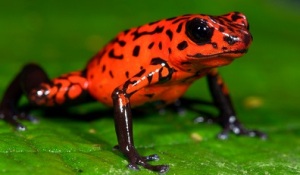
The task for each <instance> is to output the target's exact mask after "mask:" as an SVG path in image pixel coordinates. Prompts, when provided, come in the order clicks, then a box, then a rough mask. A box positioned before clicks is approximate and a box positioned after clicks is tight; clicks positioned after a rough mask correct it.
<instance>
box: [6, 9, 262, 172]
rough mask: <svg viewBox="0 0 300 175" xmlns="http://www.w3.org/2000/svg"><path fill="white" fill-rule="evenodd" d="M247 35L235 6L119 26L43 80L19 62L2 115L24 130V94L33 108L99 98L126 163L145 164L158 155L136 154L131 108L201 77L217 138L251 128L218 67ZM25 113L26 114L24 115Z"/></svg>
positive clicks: (244, 45)
mask: <svg viewBox="0 0 300 175" xmlns="http://www.w3.org/2000/svg"><path fill="white" fill-rule="evenodd" d="M251 41H252V36H251V34H250V33H249V31H248V22H247V20H246V17H245V16H244V15H243V14H241V13H238V12H233V13H229V14H226V15H223V16H209V15H184V16H179V17H176V18H169V19H165V20H160V21H157V22H153V23H149V24H146V25H143V26H140V27H137V28H132V29H130V30H126V31H124V32H121V33H120V34H119V35H117V37H116V38H115V39H114V40H112V41H111V42H110V43H108V44H107V45H106V46H105V47H104V48H103V49H102V50H101V51H99V53H97V54H96V55H95V56H94V57H93V58H92V59H91V60H90V61H89V62H88V64H87V66H86V67H85V69H84V70H82V71H77V72H72V73H69V74H65V75H62V76H60V77H58V78H55V79H53V80H49V79H48V77H47V75H46V74H45V73H44V71H43V70H42V69H41V68H40V67H39V66H37V65H34V64H29V65H27V66H25V67H24V68H23V70H22V71H21V72H20V73H19V74H18V76H17V77H16V78H15V80H14V81H13V82H12V83H11V85H10V86H9V88H8V89H7V91H6V93H5V95H4V97H3V100H2V102H1V106H0V112H1V113H2V115H1V116H2V118H4V120H6V121H8V122H9V123H11V124H13V125H14V126H16V127H18V128H19V129H22V128H23V126H22V125H21V124H20V123H18V121H17V119H16V118H15V117H13V116H14V115H15V116H19V118H20V119H21V118H22V117H21V115H18V114H17V113H15V107H16V106H17V103H18V100H19V98H20V96H21V95H22V93H23V92H24V93H25V95H27V97H28V99H29V100H30V102H31V103H32V104H34V105H38V106H41V105H43V106H59V105H64V104H72V103H81V102H86V101H89V100H97V101H99V102H101V103H103V104H106V105H107V106H112V107H114V111H115V114H114V115H115V123H116V132H117V136H118V145H119V149H120V151H121V152H123V153H124V154H125V156H126V157H127V158H128V159H129V162H130V166H131V167H132V168H138V167H137V165H138V164H139V165H142V166H144V167H146V168H148V169H151V170H154V171H160V172H164V171H166V170H167V169H168V167H167V166H164V165H162V166H151V165H149V164H148V163H147V161H149V160H154V159H157V156H149V157H141V156H140V155H139V154H138V153H137V151H136V149H135V147H134V144H133V138H132V119H131V112H130V111H131V107H133V106H140V105H142V104H144V103H146V102H155V101H160V102H163V104H169V103H172V102H174V101H176V100H177V99H178V98H179V97H181V96H182V95H183V94H184V92H185V91H186V90H187V89H188V87H189V86H190V85H191V84H192V83H193V82H194V81H195V80H197V79H199V78H201V77H203V76H206V77H207V78H208V83H209V86H210V90H211V93H212V96H213V98H214V103H215V105H216V106H217V107H218V108H219V110H220V115H221V117H222V119H224V120H222V123H221V125H222V127H223V128H224V130H223V132H222V134H221V135H222V136H226V135H227V133H228V132H229V131H233V132H235V133H236V134H248V135H251V134H254V135H259V136H264V135H263V134H262V133H259V132H256V131H248V130H246V129H244V128H243V127H242V126H241V124H240V123H239V122H238V120H237V119H236V118H235V117H234V116H235V113H234V110H233V107H232V105H231V102H230V98H229V95H228V90H227V88H226V86H225V85H224V83H223V81H222V79H221V77H220V76H219V75H218V72H217V70H216V67H219V66H223V65H227V64H229V63H231V62H232V61H233V60H234V59H235V58H238V57H240V56H242V55H243V54H244V53H246V51H247V49H248V47H249V46H250V44H251ZM23 118H26V116H23Z"/></svg>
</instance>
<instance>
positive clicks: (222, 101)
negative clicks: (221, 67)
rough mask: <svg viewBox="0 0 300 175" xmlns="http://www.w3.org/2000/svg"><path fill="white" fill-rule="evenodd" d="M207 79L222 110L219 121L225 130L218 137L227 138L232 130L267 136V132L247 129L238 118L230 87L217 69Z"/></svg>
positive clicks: (216, 102)
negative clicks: (229, 90)
mask: <svg viewBox="0 0 300 175" xmlns="http://www.w3.org/2000/svg"><path fill="white" fill-rule="evenodd" d="M207 81H208V85H209V89H210V92H211V95H212V98H213V102H214V104H215V105H216V107H217V108H218V109H219V111H220V118H219V119H218V122H219V124H220V125H221V127H222V128H223V130H222V131H221V133H220V134H219V135H218V138H220V139H226V138H228V134H229V133H230V132H233V133H234V134H236V135H247V136H251V137H260V138H262V139H265V138H266V137H267V136H266V134H264V133H262V132H260V131H257V130H248V129H246V128H245V127H244V126H243V125H242V124H241V122H240V121H239V120H238V119H237V117H236V113H235V111H234V108H233V105H232V102H231V99H230V96H229V92H228V89H227V87H226V85H225V84H224V82H223V80H222V78H221V76H220V75H219V74H218V71H217V69H213V70H212V71H210V72H209V73H208V75H207Z"/></svg>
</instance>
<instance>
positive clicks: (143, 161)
mask: <svg viewBox="0 0 300 175" xmlns="http://www.w3.org/2000/svg"><path fill="white" fill-rule="evenodd" d="M114 149H118V150H119V147H118V146H115V147H114ZM127 157H128V161H129V164H128V168H130V169H132V170H139V169H140V168H139V165H140V166H142V167H144V168H146V169H148V170H150V171H154V172H159V173H165V172H167V171H168V170H169V166H168V165H150V164H149V163H148V162H149V161H158V160H159V156H158V155H157V154H152V155H149V156H140V155H139V154H138V153H137V151H136V150H132V151H131V152H130V153H128V154H127Z"/></svg>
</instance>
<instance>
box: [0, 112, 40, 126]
mask: <svg viewBox="0 0 300 175" xmlns="http://www.w3.org/2000/svg"><path fill="white" fill-rule="evenodd" d="M0 119H2V120H4V121H6V122H7V123H9V124H10V125H11V126H13V127H14V128H15V129H16V130H18V131H25V130H26V127H25V126H24V125H23V124H22V123H20V121H24V120H26V121H30V122H32V123H37V122H38V120H37V119H36V118H35V117H33V116H32V115H29V114H28V113H26V112H20V113H14V112H9V111H7V110H0Z"/></svg>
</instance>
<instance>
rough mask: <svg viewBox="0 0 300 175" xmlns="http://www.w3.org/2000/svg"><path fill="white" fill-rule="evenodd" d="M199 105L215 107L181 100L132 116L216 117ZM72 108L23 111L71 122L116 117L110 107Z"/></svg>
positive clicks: (139, 110) (139, 109) (143, 109)
mask: <svg viewBox="0 0 300 175" xmlns="http://www.w3.org/2000/svg"><path fill="white" fill-rule="evenodd" d="M199 105H204V106H211V107H213V106H214V105H213V104H212V103H211V102H208V101H205V100H201V99H191V98H180V99H179V100H178V101H177V102H175V103H173V104H170V105H166V106H164V107H162V108H157V106H155V105H144V106H141V107H137V108H133V109H132V116H133V118H134V120H138V119H143V118H146V117H149V116H151V115H152V114H155V115H156V114H161V113H164V111H170V112H173V113H175V114H179V115H180V114H182V113H184V112H185V111H188V110H189V111H193V112H196V113H197V114H198V115H203V116H206V117H212V116H214V114H212V113H211V112H207V111H205V110H203V109H201V108H200V107H199ZM72 108H74V107H71V108H69V107H50V108H40V109H36V108H34V107H32V106H30V105H23V106H22V107H21V109H22V110H23V111H26V112H27V113H31V111H36V110H38V111H39V112H40V115H41V116H42V117H46V118H65V119H70V120H80V121H86V122H91V121H95V120H99V119H101V118H113V116H114V110H113V108H109V107H106V108H103V107H102V108H99V109H98V108H97V109H92V110H89V111H88V112H84V113H83V112H80V113H78V112H76V111H75V112H74V111H73V110H72ZM75 108H76V106H75ZM135 116H137V117H135ZM195 117H196V116H195Z"/></svg>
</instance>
